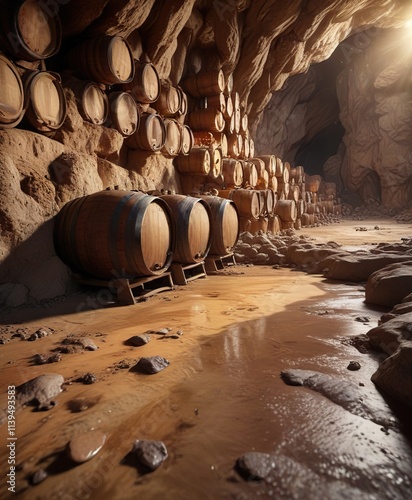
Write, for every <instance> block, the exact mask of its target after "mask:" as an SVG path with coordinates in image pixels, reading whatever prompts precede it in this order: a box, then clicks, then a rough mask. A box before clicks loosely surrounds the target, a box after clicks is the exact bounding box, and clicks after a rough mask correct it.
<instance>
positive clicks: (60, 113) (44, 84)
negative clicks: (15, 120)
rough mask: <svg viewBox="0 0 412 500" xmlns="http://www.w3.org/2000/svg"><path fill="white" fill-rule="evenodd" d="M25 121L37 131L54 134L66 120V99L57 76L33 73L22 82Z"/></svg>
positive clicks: (40, 72) (38, 72)
mask: <svg viewBox="0 0 412 500" xmlns="http://www.w3.org/2000/svg"><path fill="white" fill-rule="evenodd" d="M24 94H25V98H26V106H27V109H26V113H25V115H24V118H25V120H27V122H28V123H29V124H30V125H31V126H32V127H33V128H34V129H36V130H37V131H39V132H43V133H50V132H54V131H56V130H57V129H59V128H60V127H61V126H62V125H63V122H64V120H65V119H66V114H67V106H66V97H65V94H64V90H63V87H62V85H61V83H60V79H59V77H58V75H56V74H55V73H50V72H48V71H33V72H31V73H29V74H27V76H26V78H25V80H24Z"/></svg>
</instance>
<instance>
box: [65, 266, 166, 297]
mask: <svg viewBox="0 0 412 500" xmlns="http://www.w3.org/2000/svg"><path fill="white" fill-rule="evenodd" d="M73 279H75V280H76V281H77V283H80V284H81V285H90V286H98V287H100V288H109V289H111V290H114V291H115V292H116V299H117V302H118V303H119V304H122V305H132V304H136V303H137V302H140V301H142V300H145V299H147V298H148V297H151V296H152V295H155V294H157V293H159V292H164V291H167V290H173V289H174V284H173V280H172V275H171V273H169V272H167V273H163V274H161V275H157V276H142V277H141V278H136V279H133V280H131V279H128V278H115V279H112V280H103V279H96V278H92V277H90V276H84V275H82V274H73Z"/></svg>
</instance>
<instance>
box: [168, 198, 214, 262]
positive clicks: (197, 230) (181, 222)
mask: <svg viewBox="0 0 412 500" xmlns="http://www.w3.org/2000/svg"><path fill="white" fill-rule="evenodd" d="M161 198H162V200H164V201H165V202H166V203H167V204H168V205H169V207H170V209H171V211H172V214H173V221H174V225H175V233H176V247H175V250H174V253H173V261H174V262H179V263H181V264H195V263H197V262H201V261H202V260H204V258H205V257H206V255H207V254H208V252H209V249H210V243H211V221H210V219H211V215H210V209H209V206H208V204H207V203H206V202H204V201H203V200H201V199H199V198H194V197H193V196H185V195H181V194H176V195H164V196H162V197H161Z"/></svg>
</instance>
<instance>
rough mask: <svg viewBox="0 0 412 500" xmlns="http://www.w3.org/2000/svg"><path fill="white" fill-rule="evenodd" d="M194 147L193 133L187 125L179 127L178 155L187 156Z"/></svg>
mask: <svg viewBox="0 0 412 500" xmlns="http://www.w3.org/2000/svg"><path fill="white" fill-rule="evenodd" d="M193 145H194V138H193V132H192V130H191V128H190V127H189V125H180V150H179V152H180V154H182V155H188V154H189V153H190V151H191V150H192V148H193Z"/></svg>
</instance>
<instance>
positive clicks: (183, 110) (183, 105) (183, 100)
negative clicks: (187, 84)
mask: <svg viewBox="0 0 412 500" xmlns="http://www.w3.org/2000/svg"><path fill="white" fill-rule="evenodd" d="M176 89H177V91H178V92H179V96H180V105H179V109H178V111H177V115H178V116H183V117H184V116H186V114H187V111H188V107H189V102H188V99H187V95H186V93H185V92H183V89H182V87H180V86H179V85H178V86H177V87H176Z"/></svg>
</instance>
